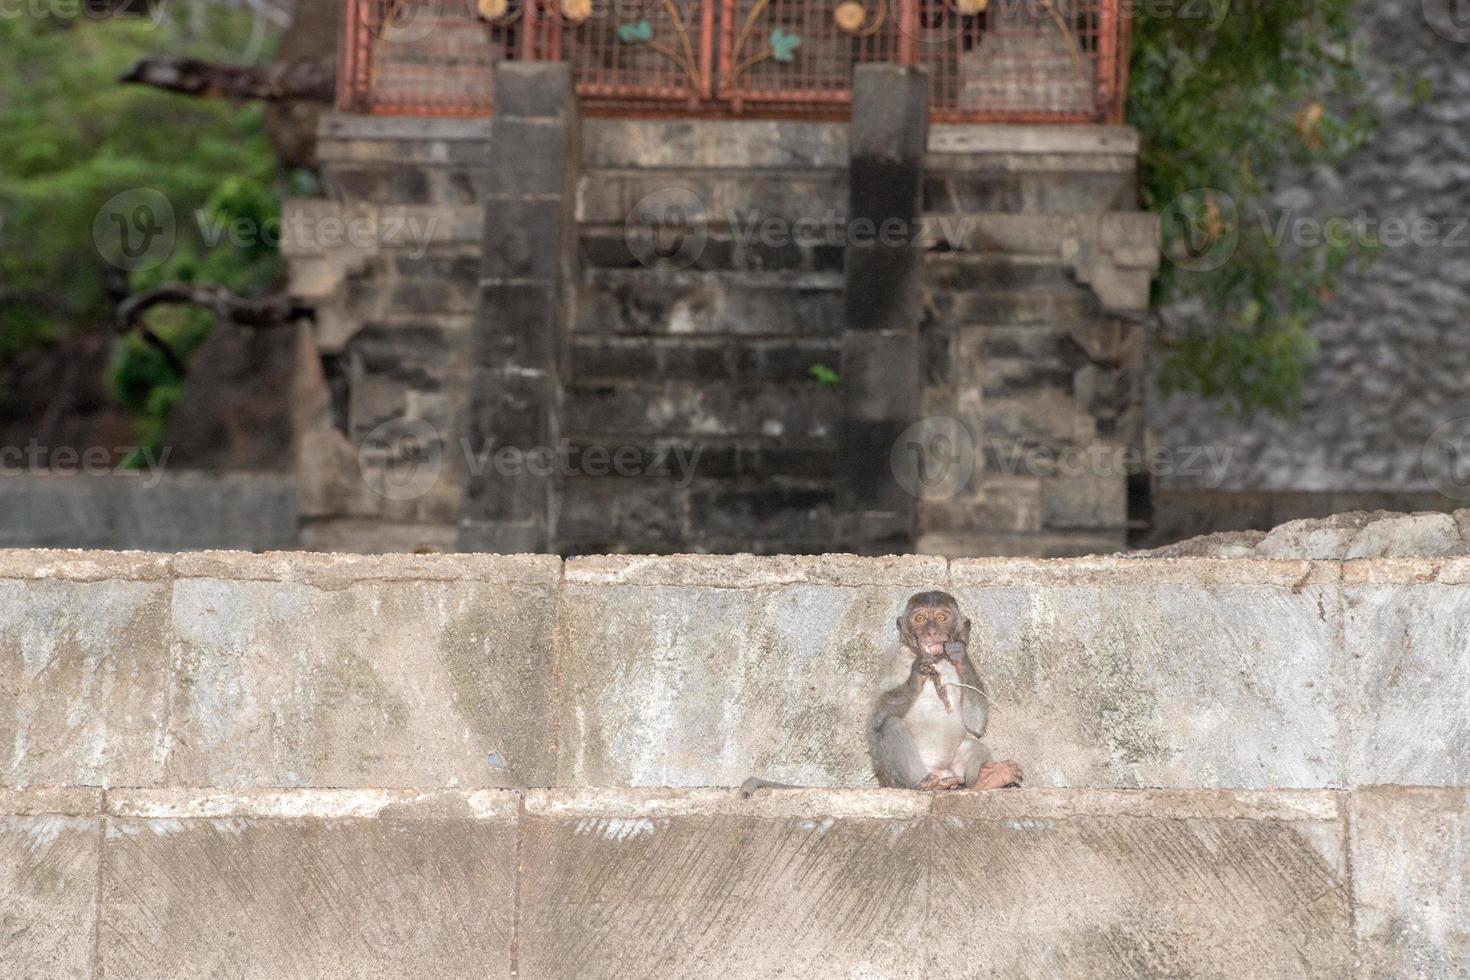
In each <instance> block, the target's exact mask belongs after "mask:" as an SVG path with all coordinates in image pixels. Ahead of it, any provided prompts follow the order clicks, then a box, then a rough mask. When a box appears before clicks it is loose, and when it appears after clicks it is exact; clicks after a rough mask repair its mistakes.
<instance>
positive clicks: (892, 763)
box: [868, 592, 1023, 790]
mask: <svg viewBox="0 0 1470 980" xmlns="http://www.w3.org/2000/svg"><path fill="white" fill-rule="evenodd" d="M898 641H899V646H898V650H897V652H896V653H894V654H893V656H892V662H891V664H890V669H889V673H888V675H887V676H886V678H885V680H884V682H883V685H882V693H880V694H879V695H878V700H877V702H876V703H875V704H874V705H873V711H872V714H871V715H870V716H869V718H868V752H869V754H870V755H871V756H872V759H873V772H874V774H875V775H876V776H877V777H878V785H880V786H888V787H894V788H898V789H919V790H942V789H966V788H968V789H999V788H1001V787H1003V786H1011V785H1014V784H1018V783H1020V781H1021V779H1022V775H1023V774H1022V772H1021V767H1020V766H1019V765H1017V764H1016V763H1014V762H991V761H990V751H989V750H988V749H987V748H986V747H985V743H984V742H982V741H980V739H981V737H982V736H984V734H985V725H986V721H987V720H988V717H989V714H990V711H989V704H988V701H989V692H987V691H986V689H985V683H984V682H983V681H981V680H980V675H979V674H978V673H976V672H975V666H974V664H972V663H970V655H969V652H968V646H969V642H970V621H969V620H968V619H966V618H965V617H964V616H963V615H961V614H960V608H959V605H958V604H957V603H956V602H955V601H954V598H953V597H952V596H950V595H948V594H947V593H944V592H920V593H919V594H918V595H915V596H913V597H912V598H910V599H909V601H908V604H907V605H906V606H905V607H904V610H903V615H902V616H901V617H900V618H899V620H898Z"/></svg>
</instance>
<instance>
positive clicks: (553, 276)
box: [459, 61, 580, 553]
mask: <svg viewBox="0 0 1470 980" xmlns="http://www.w3.org/2000/svg"><path fill="white" fill-rule="evenodd" d="M495 93H496V95H495V101H496V105H495V119H494V124H493V129H492V132H491V139H490V175H489V193H488V195H487V197H486V205H485V249H484V258H483V265H482V270H483V271H482V277H481V280H480V309H479V315H478V320H477V322H476V324H475V328H474V335H473V338H472V341H471V357H472V363H471V365H470V391H469V405H468V418H467V424H466V426H465V432H466V438H467V440H468V442H467V444H466V446H465V448H466V450H467V452H466V459H465V486H464V496H463V499H462V502H461V504H460V520H459V548H460V550H461V551H494V552H501V553H511V552H546V551H550V550H552V548H553V540H554V535H555V528H554V520H555V518H554V514H555V495H556V493H557V476H556V473H557V466H556V463H557V455H556V453H557V442H558V438H559V434H560V426H559V415H560V401H561V376H562V370H561V365H562V363H563V362H564V355H563V351H564V349H565V347H566V322H567V314H566V311H567V309H568V307H569V305H570V303H569V299H570V297H569V293H570V290H571V284H572V282H573V268H572V267H573V263H574V261H575V258H574V256H575V243H576V225H575V214H574V211H575V207H576V179H577V169H578V165H579V162H580V141H579V138H578V135H579V134H578V130H579V118H578V111H577V103H576V97H575V94H574V92H573V89H572V77H571V71H570V69H569V68H568V67H567V65H565V64H561V63H546V62H510V61H502V62H500V63H499V64H498V65H497V66H496V69H495Z"/></svg>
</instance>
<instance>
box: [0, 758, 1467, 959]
mask: <svg viewBox="0 0 1470 980" xmlns="http://www.w3.org/2000/svg"><path fill="white" fill-rule="evenodd" d="M1466 792H1467V791H1466V790H1464V789H1455V790H1435V789H1424V788H1413V787H1374V788H1371V789H1364V790H1358V791H1354V792H1350V793H1349V792H1325V791H1324V792H1291V791H1274V792H1272V791H1266V792H1212V791H1136V792H1117V791H1097V790H1014V791H1002V792H996V793H963V792H961V793H950V794H938V795H930V794H919V793H906V792H897V791H887V790H788V791H773V792H762V793H758V794H757V795H756V796H755V797H754V798H752V799H748V800H746V799H741V798H740V797H739V796H738V794H737V793H735V792H734V791H733V790H728V789H722V790H713V789H702V790H683V791H680V790H632V789H602V788H585V789H577V790H538V791H531V792H528V793H524V794H523V793H519V792H514V791H501V790H494V789H490V790H474V789H470V790H459V791H444V790H430V791H422V792H421V791H416V790H375V789H369V790H355V791H340V790H269V791H251V792H248V793H230V794H222V793H219V792H217V791H209V790H205V791H199V790H186V789H167V790H162V791H141V792H140V791H134V790H116V791H110V792H107V793H106V794H105V797H104V794H101V793H83V792H72V793H69V794H58V793H57V792H56V791H54V790H31V791H10V792H6V793H3V794H0V895H3V896H4V898H3V902H0V910H3V914H4V916H5V922H6V928H7V930H8V932H7V935H8V937H9V940H8V941H7V942H6V943H3V944H0V973H3V974H4V975H6V976H31V975H45V976H53V975H72V976H78V977H101V976H103V975H105V976H107V977H133V976H159V975H165V976H181V975H191V976H193V975H226V974H227V975H230V976H259V977H266V976H270V977H317V976H362V975H374V976H377V975H430V976H485V975H487V974H500V973H508V972H514V973H515V974H517V975H519V976H524V977H562V976H567V977H571V976H578V977H580V976H606V977H643V976H650V977H652V976H695V975H738V976H789V975H794V974H799V975H804V976H824V977H826V976H830V977H851V976H865V975H876V976H910V975H924V976H940V977H951V976H952V977H973V976H991V975H995V976H1001V975H1003V976H1053V975H1059V974H1065V975H1068V976H1098V977H1102V976H1119V975H1139V974H1146V975H1167V976H1241V975H1250V976H1261V977H1278V976H1279V977H1299V976H1322V977H1349V976H1357V977H1364V978H1367V977H1377V976H1416V975H1417V976H1454V975H1458V974H1459V973H1461V972H1463V971H1464V970H1466V969H1467V968H1470V933H1467V930H1466V929H1465V922H1464V916H1463V909H1464V907H1465V902H1466V900H1467V898H1470V892H1467V889H1470V854H1467V853H1466V851H1465V847H1464V839H1465V837H1464V830H1465V827H1464V824H1465V821H1466V814H1467V812H1470V799H1467V797H1466ZM957 923H958V924H957Z"/></svg>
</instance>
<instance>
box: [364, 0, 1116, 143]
mask: <svg viewBox="0 0 1470 980" xmlns="http://www.w3.org/2000/svg"><path fill="white" fill-rule="evenodd" d="M347 8H348V11H347V22H346V27H345V35H344V42H345V43H344V45H343V56H342V71H341V81H340V97H339V102H340V104H341V107H342V108H344V109H347V110H350V111H360V112H379V113H403V114H418V115H431V114H443V115H483V114H488V113H489V112H490V111H491V109H492V108H493V103H494V91H493V81H492V79H493V67H494V64H495V62H496V61H498V60H500V59H502V58H532V59H544V60H563V61H566V62H568V63H569V64H570V65H571V66H572V71H573V77H574V78H575V79H576V82H577V91H578V93H579V94H580V95H581V97H582V99H583V103H584V106H585V107H586V108H587V109H588V110H589V111H591V112H600V113H642V114H670V113H685V112H687V113H698V114H704V115H741V114H744V115H809V116H816V117H841V116H842V115H844V114H845V113H846V111H847V104H848V103H849V102H850V101H851V97H852V92H851V87H852V69H853V67H854V66H855V65H858V64H862V63H865V62H880V61H890V62H900V63H905V64H919V65H923V66H924V67H926V68H927V69H928V71H929V76H930V79H931V81H932V98H931V107H932V111H933V115H934V118H935V119H937V120H942V121H956V122H959V121H995V122H1032V121H1034V122H1089V121H1115V120H1117V119H1119V118H1120V117H1121V108H1122V107H1121V97H1120V93H1121V92H1122V91H1123V89H1124V86H1125V75H1124V72H1125V70H1126V60H1127V59H1126V57H1125V54H1126V51H1127V43H1128V40H1127V39H1128V26H1129V25H1128V19H1127V17H1126V16H1125V15H1124V13H1123V12H1122V11H1121V10H1120V2H1119V0H348V4H347Z"/></svg>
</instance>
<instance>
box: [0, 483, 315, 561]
mask: <svg viewBox="0 0 1470 980" xmlns="http://www.w3.org/2000/svg"><path fill="white" fill-rule="evenodd" d="M299 531H300V518H299V516H298V513H297V505H296V482H295V480H294V479H292V478H290V477H284V476H274V475H269V474H263V473H188V472H183V473H159V474H157V475H154V474H149V473H146V472H144V471H138V472H136V473H132V472H124V473H110V474H96V475H86V476H83V475H80V474H77V475H52V474H43V473H35V474H23V475H12V476H0V548H116V549H120V550H138V551H180V550H197V549H205V548H231V549H236V550H240V551H269V550H273V549H277V548H291V547H294V546H295V545H296V542H297V534H298V533H299Z"/></svg>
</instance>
